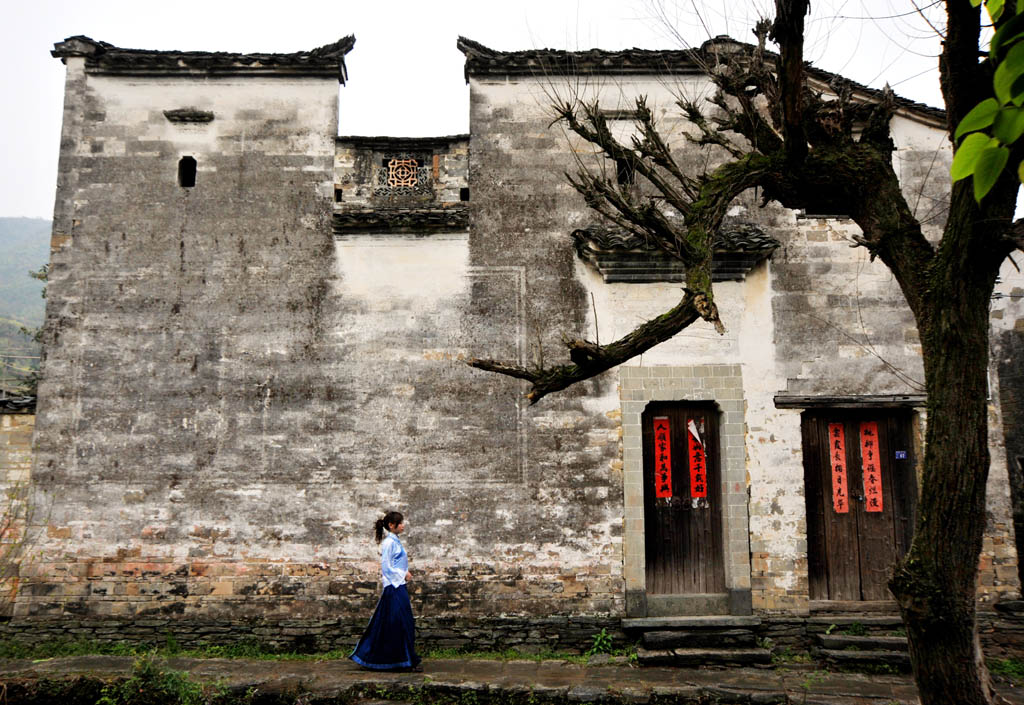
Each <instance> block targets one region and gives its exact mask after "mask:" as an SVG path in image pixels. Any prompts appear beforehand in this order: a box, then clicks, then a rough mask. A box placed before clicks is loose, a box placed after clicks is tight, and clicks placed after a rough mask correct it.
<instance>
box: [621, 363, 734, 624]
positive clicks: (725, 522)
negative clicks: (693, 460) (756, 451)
mask: <svg viewBox="0 0 1024 705" xmlns="http://www.w3.org/2000/svg"><path fill="white" fill-rule="evenodd" d="M619 375H620V385H619V399H620V405H621V409H622V440H623V451H622V461H623V473H622V476H623V495H624V501H625V537H624V541H623V561H624V565H623V577H624V578H625V581H626V615H627V616H629V617H646V616H671V615H674V614H680V615H681V614H733V615H749V614H751V613H752V611H753V610H752V600H751V591H750V521H749V514H748V509H747V486H746V448H745V445H744V444H745V428H746V426H745V421H744V401H743V376H742V370H741V367H740V365H692V366H669V365H664V366H662V365H656V366H644V367H638V366H627V365H624V366H622V367H620V368H619ZM653 401H679V402H712V403H714V405H715V407H716V409H717V411H718V414H719V446H720V447H719V448H718V449H717V450H718V452H719V457H720V458H721V463H720V469H721V473H722V476H721V486H722V487H721V497H722V550H723V551H724V553H725V555H724V556H723V564H724V566H725V585H726V592H725V593H724V594H722V595H713V596H704V595H695V596H687V595H680V596H670V597H669V598H668V599H664V598H662V597H660V596H659V597H655V596H649V595H648V593H647V566H646V542H645V540H644V487H643V432H642V427H641V415H642V414H643V411H644V409H645V408H646V407H647V405H648V404H649V403H650V402H653Z"/></svg>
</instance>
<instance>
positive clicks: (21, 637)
mask: <svg viewBox="0 0 1024 705" xmlns="http://www.w3.org/2000/svg"><path fill="white" fill-rule="evenodd" d="M1015 604H1016V603H1015ZM365 626H366V621H365V620H352V619H334V620H281V621H276V622H272V621H269V620H202V621H200V620H192V619H185V618H182V617H177V618H175V617H159V618H139V619H133V620H118V619H88V618H79V619H74V618H67V617H65V618H46V619H7V620H5V621H0V640H12V641H23V642H25V643H26V644H35V643H39V642H44V641H59V640H66V641H75V640H87V641H95V642H100V643H120V642H127V643H130V644H136V645H148V646H162V645H165V644H167V643H168V642H170V641H173V642H174V643H177V644H178V645H179V646H181V647H182V648H193V647H201V646H211V645H229V644H233V643H238V642H256V643H258V644H260V645H261V646H263V647H264V648H267V649H271V650H279V651H299V652H306V653H312V652H325V651H331V650H335V649H337V650H346V649H351V648H352V647H353V646H354V645H355V642H356V641H357V640H358V638H359V636H360V635H361V634H362V631H363V629H364V627H365ZM602 629H603V630H605V631H606V633H607V634H608V635H609V636H611V637H612V641H613V644H614V646H615V647H616V648H619V647H624V646H629V645H630V644H631V643H632V641H633V639H635V638H636V635H634V634H629V635H627V634H626V633H625V632H623V630H622V629H621V619H620V618H619V617H612V616H603V617H589V616H574V617H570V616H554V617H541V618H538V617H487V618H477V619H471V618H466V617H427V618H424V617H420V618H418V619H417V635H416V638H417V645H418V648H419V649H420V650H421V651H427V650H429V649H457V650H461V651H504V650H507V649H515V650H517V651H519V652H521V653H541V652H545V651H548V652H568V653H574V652H575V653H580V652H585V651H586V650H588V649H590V648H591V647H592V646H593V645H594V637H595V635H597V634H599V633H600V632H601V630H602ZM755 629H756V631H757V634H758V638H759V639H760V640H770V643H771V644H772V645H773V647H776V648H779V649H786V650H789V651H792V652H800V651H806V650H809V649H811V648H812V647H813V645H814V632H815V631H816V630H817V631H821V630H820V625H817V627H815V626H811V625H809V624H808V621H807V620H806V619H805V618H802V617H799V616H793V617H763V618H762V621H761V625H760V626H759V627H757V628H755ZM978 630H979V632H980V635H981V641H982V645H983V647H984V650H985V654H986V656H987V657H988V658H1011V657H1013V658H1024V603H1020V604H1019V609H1016V608H1014V606H1012V605H1011V606H1009V609H1003V610H1001V611H990V610H986V611H981V612H979V613H978Z"/></svg>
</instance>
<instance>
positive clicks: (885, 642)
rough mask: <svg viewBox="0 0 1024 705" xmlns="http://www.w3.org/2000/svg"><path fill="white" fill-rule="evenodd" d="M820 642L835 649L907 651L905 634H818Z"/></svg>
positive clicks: (825, 646) (824, 646) (827, 647)
mask: <svg viewBox="0 0 1024 705" xmlns="http://www.w3.org/2000/svg"><path fill="white" fill-rule="evenodd" d="M817 636H818V642H819V643H820V644H821V646H822V647H823V648H825V649H832V650H835V651H843V650H853V649H857V650H860V651H907V649H908V648H909V647H908V646H907V637H905V636H847V635H846V634H818V635H817Z"/></svg>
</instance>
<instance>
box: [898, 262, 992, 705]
mask: <svg viewBox="0 0 1024 705" xmlns="http://www.w3.org/2000/svg"><path fill="white" fill-rule="evenodd" d="M967 279H969V278H968V277H965V278H963V279H961V280H960V281H954V282H950V281H946V282H942V283H941V284H938V286H937V287H936V289H933V290H932V292H931V295H930V296H928V298H927V299H926V300H925V302H924V303H923V306H924V307H925V310H919V311H917V312H916V313H917V314H918V315H917V318H918V326H919V331H920V335H921V343H922V348H923V355H924V364H925V378H926V385H927V391H928V419H927V433H926V436H925V444H926V445H925V454H924V469H923V477H922V481H921V501H920V502H919V505H918V507H919V514H918V519H917V526H916V530H915V533H914V540H913V544H912V546H911V549H910V551H909V553H908V554H907V556H906V557H905V558H904V560H903V561H902V563H901V564H900V565H899V566H897V569H896V571H895V574H894V576H893V578H892V580H891V581H890V588H891V589H892V592H893V594H894V595H895V596H896V599H897V601H898V602H899V605H900V610H901V612H902V614H903V621H904V624H905V626H906V629H907V637H908V640H909V642H910V656H911V661H912V663H913V669H914V678H915V680H916V681H917V686H918V690H919V693H920V697H921V703H922V704H923V705H939V704H943V705H945V704H952V703H956V704H957V705H986V704H988V703H993V702H998V700H997V699H996V696H994V694H993V692H992V690H991V687H990V683H989V678H988V672H987V670H986V668H985V665H984V661H983V658H982V653H981V648H980V643H979V640H978V633H977V627H976V622H975V601H976V582H977V566H978V559H979V556H980V553H981V545H982V535H983V533H984V529H985V486H986V482H987V479H988V469H989V452H988V424H987V408H986V395H987V369H988V355H989V350H988V302H989V295H990V292H991V283H990V282H989V279H990V277H989V276H986V275H984V274H980V273H979V276H977V280H976V281H967ZM938 289H941V293H939V291H938Z"/></svg>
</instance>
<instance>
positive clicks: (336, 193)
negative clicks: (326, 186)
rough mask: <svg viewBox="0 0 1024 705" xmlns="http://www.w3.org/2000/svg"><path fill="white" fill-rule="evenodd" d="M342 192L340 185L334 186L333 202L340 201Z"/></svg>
mask: <svg viewBox="0 0 1024 705" xmlns="http://www.w3.org/2000/svg"><path fill="white" fill-rule="evenodd" d="M343 195H344V192H343V191H342V190H341V186H335V187H334V202H335V203H341V201H342V197H343Z"/></svg>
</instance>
